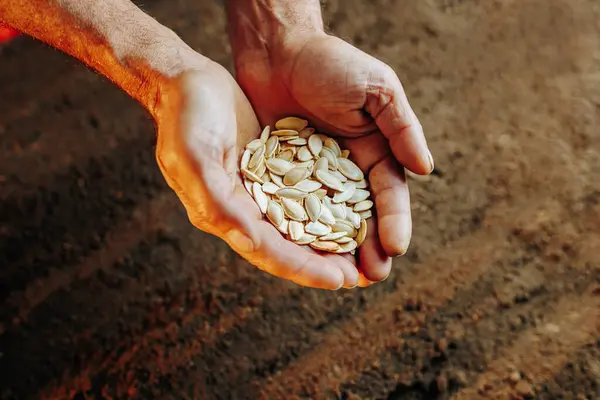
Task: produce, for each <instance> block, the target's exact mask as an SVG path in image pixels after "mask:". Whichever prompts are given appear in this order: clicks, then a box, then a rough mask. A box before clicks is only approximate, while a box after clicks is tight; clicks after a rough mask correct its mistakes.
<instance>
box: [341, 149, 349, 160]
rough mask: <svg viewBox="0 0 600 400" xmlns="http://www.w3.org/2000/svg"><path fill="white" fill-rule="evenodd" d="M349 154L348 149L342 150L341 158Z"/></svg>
mask: <svg viewBox="0 0 600 400" xmlns="http://www.w3.org/2000/svg"><path fill="white" fill-rule="evenodd" d="M349 156H350V150H342V155H340V157H341V158H348V157H349Z"/></svg>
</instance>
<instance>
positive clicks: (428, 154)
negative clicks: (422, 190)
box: [427, 150, 435, 173]
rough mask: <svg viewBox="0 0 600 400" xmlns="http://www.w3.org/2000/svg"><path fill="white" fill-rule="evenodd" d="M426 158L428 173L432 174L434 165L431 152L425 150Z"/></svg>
mask: <svg viewBox="0 0 600 400" xmlns="http://www.w3.org/2000/svg"><path fill="white" fill-rule="evenodd" d="M427 156H428V157H429V173H431V172H433V169H434V168H435V164H434V162H433V156H432V155H431V150H427Z"/></svg>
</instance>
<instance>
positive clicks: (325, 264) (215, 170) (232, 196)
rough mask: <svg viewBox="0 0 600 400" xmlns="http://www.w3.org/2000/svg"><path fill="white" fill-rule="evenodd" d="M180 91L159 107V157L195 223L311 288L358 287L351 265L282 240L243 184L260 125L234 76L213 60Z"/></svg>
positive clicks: (189, 76)
mask: <svg viewBox="0 0 600 400" xmlns="http://www.w3.org/2000/svg"><path fill="white" fill-rule="evenodd" d="M175 93H180V94H181V98H180V99H178V100H177V101H176V102H175V103H176V104H179V106H178V107H173V108H168V109H165V110H161V112H159V113H158V117H157V124H158V130H159V140H158V146H157V159H158V161H159V165H160V167H161V170H162V171H163V174H164V175H165V178H166V179H167V182H168V183H169V185H170V186H171V187H172V188H173V189H174V190H175V192H176V193H177V195H178V196H179V198H180V199H181V201H182V202H183V204H184V205H185V207H186V210H187V212H188V215H189V218H190V220H191V222H192V223H193V224H194V225H196V226H197V227H199V228H200V229H202V230H204V231H206V232H209V233H212V234H214V235H217V236H219V237H221V238H223V239H225V240H226V241H227V242H228V243H229V244H230V245H231V247H232V248H233V249H234V250H236V251H237V252H238V253H240V254H241V255H242V256H244V257H245V258H246V259H248V260H249V261H250V262H251V263H253V264H254V265H256V266H258V267H259V268H261V269H263V270H265V271H267V272H269V273H271V274H274V275H276V276H280V277H283V278H286V279H290V280H292V281H294V282H296V283H299V284H301V285H305V286H312V287H323V288H330V289H336V288H338V287H339V286H340V284H341V283H345V284H346V285H349V286H351V285H353V284H354V283H355V282H356V279H357V272H356V271H355V270H354V268H353V267H352V265H351V264H349V263H348V262H347V261H345V260H343V258H342V257H341V256H338V255H327V256H318V255H317V254H315V253H314V252H308V251H305V250H304V249H301V248H300V247H299V246H297V245H295V244H294V243H292V242H289V241H287V240H285V239H284V238H283V237H282V236H281V234H280V233H279V232H278V231H277V230H276V228H275V227H273V226H272V225H271V224H270V223H268V222H266V221H265V220H264V218H263V217H262V215H261V213H260V211H259V209H258V207H257V206H256V203H255V202H254V200H253V199H252V198H251V197H250V195H249V194H248V192H247V191H246V190H245V188H244V187H243V185H242V181H241V179H240V175H239V167H238V160H239V155H240V152H241V150H242V149H243V148H244V146H245V145H246V144H247V143H248V142H250V141H251V140H252V139H255V138H256V137H257V136H258V134H259V133H260V128H259V124H258V120H257V118H256V116H255V114H254V112H253V110H252V107H251V105H250V103H249V102H248V100H247V98H246V97H245V96H244V93H243V92H242V91H241V89H240V88H239V86H238V85H237V84H236V83H235V81H234V80H233V78H232V77H231V75H230V74H229V73H227V71H225V70H224V69H222V68H221V67H220V66H218V65H215V64H211V65H210V66H209V67H208V68H206V67H205V68H203V69H202V70H201V71H193V72H188V73H186V74H185V75H184V76H183V77H182V78H181V79H180V80H179V82H178V84H177V88H175ZM173 121H177V123H175V124H174V123H173Z"/></svg>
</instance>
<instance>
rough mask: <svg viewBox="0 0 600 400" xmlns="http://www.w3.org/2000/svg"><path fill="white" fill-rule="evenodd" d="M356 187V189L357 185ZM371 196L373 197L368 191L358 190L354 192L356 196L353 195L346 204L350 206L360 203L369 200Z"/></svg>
mask: <svg viewBox="0 0 600 400" xmlns="http://www.w3.org/2000/svg"><path fill="white" fill-rule="evenodd" d="M354 186H355V187H356V184H355V185H354ZM370 195H371V193H369V191H368V190H364V189H356V190H355V191H354V194H352V197H350V198H349V199H348V200H346V203H348V204H356V203H360V202H361V201H363V200H366V199H368V198H369V196H370Z"/></svg>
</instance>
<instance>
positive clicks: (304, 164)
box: [294, 160, 315, 171]
mask: <svg viewBox="0 0 600 400" xmlns="http://www.w3.org/2000/svg"><path fill="white" fill-rule="evenodd" d="M294 165H295V166H296V167H301V168H308V169H310V170H311V171H312V170H313V166H314V165H315V161H314V160H308V161H303V162H298V161H295V162H294Z"/></svg>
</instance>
